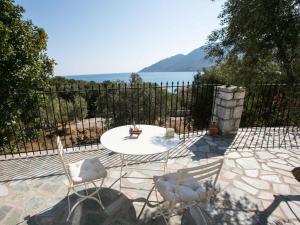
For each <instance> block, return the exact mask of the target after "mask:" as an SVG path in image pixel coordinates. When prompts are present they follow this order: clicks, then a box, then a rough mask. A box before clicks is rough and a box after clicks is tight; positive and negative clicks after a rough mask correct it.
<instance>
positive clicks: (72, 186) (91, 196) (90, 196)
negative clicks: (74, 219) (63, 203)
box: [57, 136, 104, 221]
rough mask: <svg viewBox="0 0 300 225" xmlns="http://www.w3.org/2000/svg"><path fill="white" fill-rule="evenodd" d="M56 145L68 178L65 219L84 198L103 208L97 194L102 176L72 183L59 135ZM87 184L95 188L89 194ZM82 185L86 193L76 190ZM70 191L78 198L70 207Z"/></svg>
mask: <svg viewBox="0 0 300 225" xmlns="http://www.w3.org/2000/svg"><path fill="white" fill-rule="evenodd" d="M57 147H58V155H59V158H60V161H61V163H62V165H63V168H64V172H65V175H66V177H67V178H68V182H69V186H68V193H67V198H68V209H69V214H68V217H67V221H69V219H70V217H71V215H72V213H73V212H74V210H75V209H76V207H77V206H78V205H79V204H80V203H81V202H83V201H84V200H86V199H91V200H95V201H96V202H97V203H98V204H99V205H100V207H101V209H103V210H104V206H103V204H102V201H101V198H100V195H99V191H100V189H101V188H102V185H103V182H104V178H101V179H96V180H92V181H89V182H82V183H76V184H74V182H73V181H72V178H71V176H70V172H69V163H68V161H67V159H66V156H65V152H64V148H63V145H62V143H61V140H60V137H59V136H57ZM98 181H100V182H101V183H100V186H99V187H98V186H97V185H96V182H98ZM89 184H93V186H94V187H95V189H96V190H95V191H93V192H92V193H91V194H89V193H88V191H87V185H89ZM83 185H84V186H85V192H86V195H83V194H80V193H79V192H78V191H77V190H76V187H79V186H83ZM72 192H73V193H74V194H75V195H77V196H78V197H79V198H80V199H79V200H78V201H77V202H76V203H75V205H74V206H73V207H72V208H71V206H70V205H71V204H70V195H69V194H70V193H72ZM95 194H97V195H98V198H96V197H94V195H95Z"/></svg>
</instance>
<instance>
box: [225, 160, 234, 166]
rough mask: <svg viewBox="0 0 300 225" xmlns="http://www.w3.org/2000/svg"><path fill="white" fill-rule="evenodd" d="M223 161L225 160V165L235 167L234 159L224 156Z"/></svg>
mask: <svg viewBox="0 0 300 225" xmlns="http://www.w3.org/2000/svg"><path fill="white" fill-rule="evenodd" d="M224 161H225V165H227V166H229V167H235V161H234V160H232V159H227V158H225V159H224Z"/></svg>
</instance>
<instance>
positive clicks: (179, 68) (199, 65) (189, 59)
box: [140, 46, 213, 72]
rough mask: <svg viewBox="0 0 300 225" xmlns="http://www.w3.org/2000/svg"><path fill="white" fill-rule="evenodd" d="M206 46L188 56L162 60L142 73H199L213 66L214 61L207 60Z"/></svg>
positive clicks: (175, 56)
mask: <svg viewBox="0 0 300 225" xmlns="http://www.w3.org/2000/svg"><path fill="white" fill-rule="evenodd" d="M205 47H206V46H201V47H200V48H197V49H195V50H193V51H192V52H190V53H189V54H187V55H183V54H178V55H174V56H172V57H169V58H166V59H163V60H160V61H159V62H157V63H154V64H152V65H151V66H148V67H145V68H143V69H142V70H141V71H140V72H185V71H199V70H202V69H203V68H207V67H210V66H212V64H213V60H212V59H207V58H205V56H206V51H205Z"/></svg>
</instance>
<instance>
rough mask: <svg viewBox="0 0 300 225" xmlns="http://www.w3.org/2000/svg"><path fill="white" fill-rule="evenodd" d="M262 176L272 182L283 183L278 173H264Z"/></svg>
mask: <svg viewBox="0 0 300 225" xmlns="http://www.w3.org/2000/svg"><path fill="white" fill-rule="evenodd" d="M260 178H261V179H263V180H267V181H270V182H276V183H282V182H281V180H280V178H279V176H277V175H262V176H260Z"/></svg>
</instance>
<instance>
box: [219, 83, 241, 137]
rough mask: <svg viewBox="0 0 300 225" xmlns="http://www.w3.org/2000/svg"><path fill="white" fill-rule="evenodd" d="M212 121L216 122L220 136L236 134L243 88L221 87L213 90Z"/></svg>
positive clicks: (239, 119)
mask: <svg viewBox="0 0 300 225" xmlns="http://www.w3.org/2000/svg"><path fill="white" fill-rule="evenodd" d="M215 92H216V93H215V95H214V96H215V101H214V108H213V121H215V122H217V124H218V127H219V133H220V134H221V135H232V134H236V133H237V131H238V129H239V126H240V122H241V117H242V112H243V106H244V98H245V88H243V87H237V86H232V85H230V86H228V85H222V86H217V87H216V89H215Z"/></svg>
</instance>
